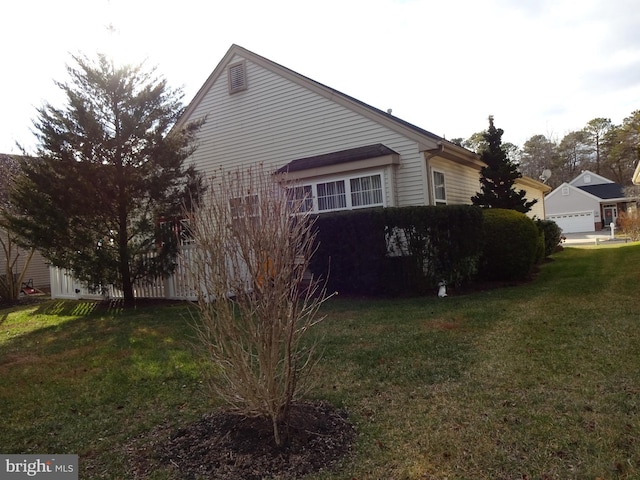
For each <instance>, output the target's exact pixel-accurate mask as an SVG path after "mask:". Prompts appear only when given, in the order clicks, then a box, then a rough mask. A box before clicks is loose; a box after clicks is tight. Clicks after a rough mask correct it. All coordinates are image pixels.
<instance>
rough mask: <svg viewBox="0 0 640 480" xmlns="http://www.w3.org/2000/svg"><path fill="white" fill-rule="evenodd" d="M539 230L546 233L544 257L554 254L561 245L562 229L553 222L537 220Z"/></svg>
mask: <svg viewBox="0 0 640 480" xmlns="http://www.w3.org/2000/svg"><path fill="white" fill-rule="evenodd" d="M536 226H537V227H538V230H539V231H541V232H543V233H544V256H545V257H548V256H549V255H551V254H553V253H554V252H555V251H556V250H557V249H558V245H560V241H561V239H562V229H561V228H560V227H559V226H558V224H557V223H556V222H554V221H553V220H540V219H538V220H536Z"/></svg>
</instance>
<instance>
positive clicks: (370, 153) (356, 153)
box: [276, 143, 398, 173]
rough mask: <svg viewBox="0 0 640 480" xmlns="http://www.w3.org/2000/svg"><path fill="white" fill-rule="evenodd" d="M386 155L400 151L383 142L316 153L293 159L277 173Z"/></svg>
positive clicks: (396, 153)
mask: <svg viewBox="0 0 640 480" xmlns="http://www.w3.org/2000/svg"><path fill="white" fill-rule="evenodd" d="M386 155H398V152H396V151H395V150H392V149H390V148H389V147H387V146H386V145H383V144H382V143H376V144H374V145H367V146H364V147H357V148H350V149H347V150H341V151H339V152H331V153H325V154H323V155H315V156H313V157H306V158H299V159H296V160H292V161H291V162H289V163H287V164H286V165H285V166H284V167H282V168H279V169H278V170H277V172H276V173H284V172H299V171H301V170H309V169H312V168H319V167H328V166H331V165H338V164H340V163H347V162H356V161H358V160H366V159H368V158H377V157H383V156H386Z"/></svg>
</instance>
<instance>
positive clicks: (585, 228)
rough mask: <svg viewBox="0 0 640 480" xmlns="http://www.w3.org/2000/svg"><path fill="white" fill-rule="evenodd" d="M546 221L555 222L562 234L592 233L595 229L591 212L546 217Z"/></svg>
mask: <svg viewBox="0 0 640 480" xmlns="http://www.w3.org/2000/svg"><path fill="white" fill-rule="evenodd" d="M547 219H548V220H553V221H554V222H556V223H557V224H558V226H559V227H560V228H561V229H562V231H563V232H564V233H574V232H593V231H594V230H595V229H596V227H595V222H594V220H593V211H590V212H574V213H561V214H558V215H547Z"/></svg>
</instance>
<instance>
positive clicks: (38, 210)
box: [9, 55, 202, 304]
mask: <svg viewBox="0 0 640 480" xmlns="http://www.w3.org/2000/svg"><path fill="white" fill-rule="evenodd" d="M73 59H74V60H75V62H76V64H77V65H76V66H68V67H67V71H68V73H69V77H70V81H68V82H67V83H61V82H56V85H57V86H59V87H60V88H61V89H62V91H63V92H64V94H65V95H66V105H65V107H64V108H62V109H59V108H55V107H54V106H52V105H51V104H48V103H47V104H45V105H44V106H43V107H42V108H40V109H38V114H39V115H38V119H37V120H35V121H34V127H35V130H34V133H35V135H36V138H37V140H38V147H37V155H35V158H31V159H27V160H23V161H22V162H21V167H22V171H23V173H24V176H22V177H21V181H19V182H17V184H16V185H15V188H14V190H13V192H12V197H11V201H12V202H13V203H14V205H16V206H18V207H19V213H20V215H16V216H13V217H11V218H9V224H10V228H11V229H12V230H13V231H14V232H15V233H16V234H18V235H19V236H20V237H21V238H22V239H24V240H26V241H28V242H30V244H31V245H32V246H33V247H35V248H37V249H38V250H39V251H40V252H41V253H42V254H43V256H44V257H45V258H47V259H48V260H49V261H51V263H52V264H53V265H55V266H58V267H62V268H67V269H71V270H73V272H74V275H75V276H76V277H77V278H79V279H80V280H83V281H86V282H87V283H88V284H89V285H91V286H105V285H109V284H114V285H116V286H117V287H119V288H121V289H122V291H123V293H124V300H125V303H126V304H131V303H132V302H133V301H134V294H133V284H134V282H135V280H136V279H139V278H144V277H146V276H149V275H166V274H168V273H170V272H171V271H172V269H173V267H174V265H175V262H174V260H175V256H176V254H177V249H178V242H177V239H176V238H175V236H174V235H170V234H168V233H169V229H163V228H162V226H161V225H163V224H162V223H161V222H160V220H161V219H163V218H164V219H175V218H176V217H177V216H178V215H180V214H181V211H182V205H183V202H184V200H185V198H188V197H189V195H190V194H194V195H196V197H197V194H198V191H199V190H200V185H202V179H201V178H200V175H199V174H198V172H196V171H195V169H194V168H193V167H189V168H185V165H184V162H185V160H186V158H187V157H188V156H189V155H190V154H191V153H192V152H193V151H194V149H195V147H194V145H195V144H194V141H195V134H196V133H197V131H198V129H199V127H200V126H201V124H202V122H195V123H191V124H189V125H187V126H185V127H184V128H182V129H180V130H177V129H175V130H172V127H173V126H174V125H175V123H176V121H177V119H178V118H179V117H180V115H181V113H182V112H183V109H184V107H183V106H182V103H181V99H182V96H183V95H182V92H181V91H180V90H173V89H170V88H169V87H168V86H167V82H166V80H165V79H164V78H162V77H157V76H156V75H155V70H154V69H152V70H150V71H146V70H143V68H142V65H138V66H130V65H127V66H115V65H114V64H113V62H112V61H111V60H109V59H108V58H107V57H106V56H104V55H98V57H97V59H96V60H89V59H88V58H87V57H84V56H75V57H73Z"/></svg>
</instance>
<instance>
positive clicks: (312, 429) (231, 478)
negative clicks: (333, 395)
mask: <svg viewBox="0 0 640 480" xmlns="http://www.w3.org/2000/svg"><path fill="white" fill-rule="evenodd" d="M288 434H289V437H288V438H289V442H288V444H287V446H286V447H282V448H278V447H276V445H275V442H274V440H273V433H272V426H271V421H270V420H269V419H267V418H263V417H246V416H244V415H240V414H238V413H233V412H226V411H220V412H215V413H210V414H207V415H204V416H203V417H202V418H201V419H200V420H198V421H196V422H195V423H193V424H191V425H188V426H186V427H183V428H180V429H178V430H175V431H172V432H170V431H167V430H166V429H164V430H163V429H158V431H157V432H155V433H152V434H151V435H150V438H149V437H147V438H146V439H143V441H142V442H140V441H138V442H136V443H137V446H136V447H134V448H129V454H130V457H129V458H130V461H131V462H132V463H133V467H134V470H135V474H136V475H135V477H136V478H140V479H143V478H146V477H147V476H148V475H149V474H150V473H151V472H152V471H153V470H154V469H156V468H158V467H165V468H166V467H169V469H173V470H174V472H175V474H176V478H181V479H185V480H195V479H200V478H207V479H225V480H259V479H281V480H285V479H298V478H301V477H303V476H304V475H307V474H310V473H313V472H318V471H321V470H326V469H330V468H331V467H333V466H334V465H335V464H336V462H337V461H339V460H340V459H341V458H344V457H345V456H348V455H349V454H350V452H351V448H352V445H353V442H354V440H355V437H356V434H355V429H354V428H353V426H352V425H351V423H350V422H349V420H348V418H347V415H346V413H345V412H344V411H342V410H339V409H336V408H335V407H333V406H332V405H330V404H328V403H326V402H304V403H297V404H294V405H292V410H291V421H290V425H289V431H288Z"/></svg>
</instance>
